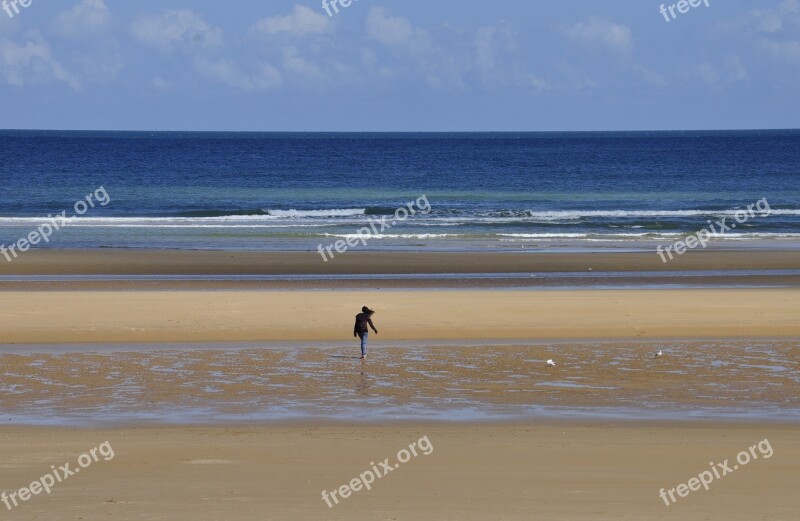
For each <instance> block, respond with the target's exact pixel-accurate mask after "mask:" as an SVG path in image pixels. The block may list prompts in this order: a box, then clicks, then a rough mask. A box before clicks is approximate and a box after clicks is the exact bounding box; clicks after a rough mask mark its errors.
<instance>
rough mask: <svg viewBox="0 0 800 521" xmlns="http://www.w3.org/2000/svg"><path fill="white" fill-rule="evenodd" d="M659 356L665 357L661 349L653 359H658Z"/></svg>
mask: <svg viewBox="0 0 800 521" xmlns="http://www.w3.org/2000/svg"><path fill="white" fill-rule="evenodd" d="M659 356H664V352H663V351H661V350H660V349H659V350H658V353H656V354H655V356H654V357H653V358H658V357H659Z"/></svg>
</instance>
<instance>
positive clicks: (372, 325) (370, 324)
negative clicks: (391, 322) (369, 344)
mask: <svg viewBox="0 0 800 521" xmlns="http://www.w3.org/2000/svg"><path fill="white" fill-rule="evenodd" d="M367 321H368V322H369V327H371V328H372V330H373V331H375V334H376V335H377V334H378V330H377V329H375V324H373V323H372V319H371V318H368V319H367Z"/></svg>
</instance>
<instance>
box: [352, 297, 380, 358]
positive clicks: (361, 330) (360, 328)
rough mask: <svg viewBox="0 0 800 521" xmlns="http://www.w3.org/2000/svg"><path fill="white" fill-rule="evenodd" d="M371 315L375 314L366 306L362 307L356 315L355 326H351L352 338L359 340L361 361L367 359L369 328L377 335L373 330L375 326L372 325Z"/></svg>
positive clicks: (376, 331)
mask: <svg viewBox="0 0 800 521" xmlns="http://www.w3.org/2000/svg"><path fill="white" fill-rule="evenodd" d="M373 314H375V312H374V311H372V310H371V309H369V308H368V307H367V306H364V307H362V308H361V313H359V314H358V315H356V325H355V326H353V336H356V337H359V338H361V360H364V359H365V358H367V337H368V336H369V328H372V330H373V331H375V334H376V335H377V334H378V330H377V329H375V324H373V323H372V315H373Z"/></svg>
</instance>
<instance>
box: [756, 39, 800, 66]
mask: <svg viewBox="0 0 800 521" xmlns="http://www.w3.org/2000/svg"><path fill="white" fill-rule="evenodd" d="M761 45H762V47H763V48H765V49H766V50H767V52H769V53H770V54H772V55H773V56H774V57H776V58H778V59H781V60H785V61H788V62H792V63H800V41H797V40H792V41H781V42H778V41H769V40H764V41H763V42H761Z"/></svg>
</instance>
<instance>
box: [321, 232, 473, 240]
mask: <svg viewBox="0 0 800 521" xmlns="http://www.w3.org/2000/svg"><path fill="white" fill-rule="evenodd" d="M322 235H323V236H324V237H335V238H338V239H345V240H346V239H350V238H353V239H361V235H358V234H357V233H342V234H337V233H323V234H322ZM443 237H463V235H459V234H457V233H378V234H370V235H364V238H365V239H441V238H443Z"/></svg>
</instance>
